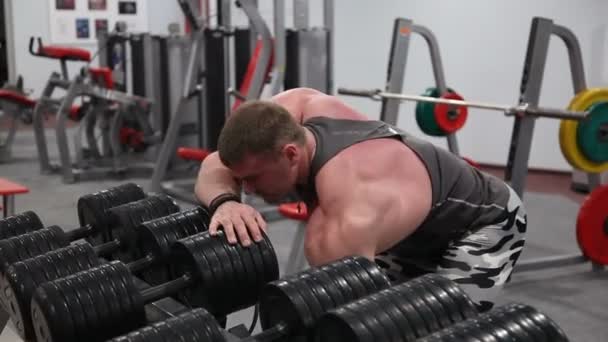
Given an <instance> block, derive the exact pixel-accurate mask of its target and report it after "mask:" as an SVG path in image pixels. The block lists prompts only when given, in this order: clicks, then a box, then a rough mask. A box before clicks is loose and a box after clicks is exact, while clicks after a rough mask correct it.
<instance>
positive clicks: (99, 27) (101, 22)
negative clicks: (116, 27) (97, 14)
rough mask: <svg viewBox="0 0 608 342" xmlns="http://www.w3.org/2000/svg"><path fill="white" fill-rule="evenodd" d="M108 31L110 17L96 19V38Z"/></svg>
mask: <svg viewBox="0 0 608 342" xmlns="http://www.w3.org/2000/svg"><path fill="white" fill-rule="evenodd" d="M104 33H108V19H95V38H98V37H99V36H100V35H101V34H104Z"/></svg>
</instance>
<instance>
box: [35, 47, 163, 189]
mask: <svg viewBox="0 0 608 342" xmlns="http://www.w3.org/2000/svg"><path fill="white" fill-rule="evenodd" d="M30 53H31V54H32V55H34V56H40V57H46V58H53V59H59V60H60V63H61V70H62V73H61V75H60V74H58V73H56V72H53V73H52V74H51V77H50V78H49V80H48V82H47V84H46V86H45V88H44V90H43V92H42V95H41V97H40V99H39V100H38V101H37V104H36V107H35V108H34V114H33V120H34V122H33V124H34V132H35V137H36V145H37V148H38V154H39V161H40V167H41V171H42V172H43V173H52V172H55V171H57V170H59V171H60V172H61V174H62V178H63V181H64V182H65V183H73V182H76V181H78V180H85V179H99V178H100V177H104V176H120V175H124V174H126V173H135V171H136V170H137V169H138V168H137V167H136V166H135V161H134V160H127V159H129V158H128V154H129V153H128V152H129V151H128V149H127V148H126V147H133V148H146V147H148V146H151V145H154V144H158V143H159V139H160V137H159V136H158V134H157V132H155V131H153V130H152V128H151V126H150V124H149V121H148V120H149V112H150V108H151V106H152V103H151V101H150V100H148V99H146V98H143V97H139V96H134V95H128V94H126V93H124V92H121V91H117V90H114V89H113V81H112V78H111V75H110V73H111V72H110V70H108V69H106V68H92V67H83V68H82V69H81V72H80V73H79V74H78V75H76V76H75V77H74V78H73V79H70V78H69V76H68V74H67V64H66V61H68V60H76V61H82V62H90V60H91V56H90V54H89V52H88V51H86V50H80V49H75V48H63V47H55V46H44V45H43V44H42V41H41V40H40V38H39V39H38V49H37V51H34V38H33V37H32V38H31V39H30ZM56 89H63V90H65V94H64V95H63V96H62V97H60V98H52V97H51V96H52V94H53V92H54V91H55V90H56ZM77 97H85V98H88V99H89V101H88V102H85V103H84V104H83V106H81V107H80V109H79V110H78V109H77V110H74V107H73V103H74V100H75V99H76V98H77ZM55 109H56V111H57V112H56V121H57V122H56V125H55V135H56V138H57V145H58V149H59V159H60V165H59V166H53V165H51V163H50V160H49V153H48V149H47V145H46V136H45V132H44V116H45V114H46V113H47V112H48V111H54V110H55ZM68 120H74V121H79V127H78V129H77V131H76V134H75V136H74V145H75V150H76V157H75V158H74V159H75V160H73V158H72V155H71V153H70V147H69V143H68V135H67V123H68ZM126 120H135V121H136V122H137V123H138V125H139V127H140V129H141V131H140V132H138V133H135V134H134V135H132V134H127V135H126V136H123V135H124V134H125V133H128V132H129V131H126V130H125V129H124V128H125V127H124V122H125V121H126ZM96 127H97V128H99V130H100V131H101V140H102V145H101V149H100V148H99V147H98V144H97V137H96V136H95V129H96ZM83 136H85V137H86V140H87V144H88V148H89V155H90V158H85V156H84V151H83V150H84V149H83V148H82V145H81V144H82V138H83ZM123 140H126V141H125V143H123ZM125 145H127V146H125ZM125 149H127V151H125ZM150 168H151V165H145V163H144V165H142V167H141V168H140V169H139V170H140V171H141V172H142V173H143V174H148V173H149V172H150V171H149V170H150Z"/></svg>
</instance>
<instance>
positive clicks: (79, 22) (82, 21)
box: [76, 18, 90, 39]
mask: <svg viewBox="0 0 608 342" xmlns="http://www.w3.org/2000/svg"><path fill="white" fill-rule="evenodd" d="M76 37H77V38H78V39H88V38H89V37H90V33H89V19H87V18H77V19H76Z"/></svg>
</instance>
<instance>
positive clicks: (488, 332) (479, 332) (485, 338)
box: [466, 319, 500, 342]
mask: <svg viewBox="0 0 608 342" xmlns="http://www.w3.org/2000/svg"><path fill="white" fill-rule="evenodd" d="M466 329H469V330H470V331H471V333H470V334H467V335H470V336H474V337H475V338H477V339H479V340H480V341H482V342H500V340H498V338H497V337H496V335H494V331H493V329H492V327H491V326H488V325H487V324H484V322H482V321H480V320H479V319H475V320H473V321H472V322H470V324H467V325H466Z"/></svg>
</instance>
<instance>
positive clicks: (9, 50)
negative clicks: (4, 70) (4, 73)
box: [0, 0, 17, 83]
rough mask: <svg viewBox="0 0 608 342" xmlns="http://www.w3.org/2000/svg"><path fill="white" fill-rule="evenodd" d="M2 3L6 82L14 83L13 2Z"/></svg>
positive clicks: (15, 79) (15, 77) (15, 68)
mask: <svg viewBox="0 0 608 342" xmlns="http://www.w3.org/2000/svg"><path fill="white" fill-rule="evenodd" d="M1 1H4V18H1V19H2V21H4V28H5V34H6V37H5V38H6V63H7V66H8V82H9V83H14V82H16V81H17V71H16V70H17V67H16V63H15V53H14V51H15V24H14V21H13V2H12V1H11V0H1ZM0 25H1V24H0Z"/></svg>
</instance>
